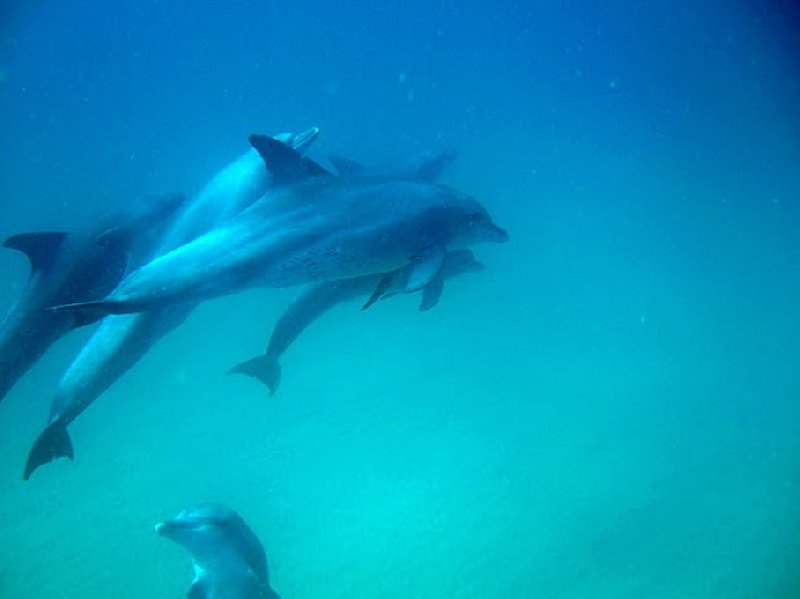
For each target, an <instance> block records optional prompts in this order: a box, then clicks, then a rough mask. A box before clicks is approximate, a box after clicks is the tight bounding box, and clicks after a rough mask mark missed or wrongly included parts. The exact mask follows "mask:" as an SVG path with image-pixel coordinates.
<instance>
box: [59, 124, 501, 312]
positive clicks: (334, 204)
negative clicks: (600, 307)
mask: <svg viewBox="0 0 800 599" xmlns="http://www.w3.org/2000/svg"><path fill="white" fill-rule="evenodd" d="M251 143H252V144H253V145H254V147H255V148H256V149H257V150H258V151H259V153H260V154H261V156H262V158H264V161H265V163H266V165H267V168H268V169H269V170H270V171H271V172H272V174H273V176H274V178H275V181H276V183H278V184H282V185H281V186H280V187H278V188H276V189H275V190H274V191H272V192H271V193H269V194H267V195H266V196H265V197H264V198H262V200H260V201H258V202H256V203H255V204H253V205H252V206H251V207H250V208H248V209H247V210H245V211H243V212H242V213H240V214H239V215H238V216H236V217H234V218H231V219H230V220H229V221H228V222H227V224H225V225H223V226H220V227H218V228H216V229H214V230H212V231H211V232H209V233H207V234H205V235H203V236H201V237H198V238H197V239H195V240H194V241H192V242H190V243H188V244H185V245H183V246H181V247H179V248H177V249H175V250H173V251H172V252H169V253H167V254H165V255H163V256H161V257H159V258H157V259H155V260H153V261H152V262H150V263H149V264H147V265H145V266H143V267H142V268H140V269H139V270H137V271H135V272H133V273H132V274H130V275H128V276H127V277H126V278H125V280H124V281H122V283H120V285H119V286H118V287H117V288H116V289H115V290H114V291H113V292H112V293H111V294H109V296H107V297H106V298H105V299H104V300H101V301H96V302H83V303H80V304H72V305H65V306H59V307H55V308H54V309H56V310H67V311H87V310H88V311H97V312H100V313H102V314H123V313H128V312H138V311H143V310H149V309H153V308H155V307H158V306H162V305H166V304H170V303H181V302H193V301H202V300H206V299H211V298H214V297H219V296H223V295H227V294H230V293H235V292H238V291H242V290H244V289H247V288H250V287H287V286H291V285H299V284H303V283H311V282H321V281H329V280H335V279H342V278H350V277H358V276H364V275H368V274H376V273H386V272H391V271H394V270H397V269H400V268H402V267H404V266H406V265H408V264H412V265H413V266H412V272H411V274H410V276H409V279H408V283H407V285H406V288H405V291H406V292H413V291H416V290H419V289H422V288H424V287H426V286H427V285H428V284H430V283H432V282H434V281H435V279H436V277H437V275H438V274H439V271H440V270H441V267H442V264H443V262H444V256H445V254H446V252H447V250H448V249H457V248H460V247H466V246H469V245H472V244H475V243H480V242H504V241H506V240H507V239H508V234H507V233H506V232H505V231H504V230H503V229H501V228H500V227H498V226H497V225H495V224H494V223H493V222H492V219H491V217H490V216H489V213H488V212H487V211H486V209H485V208H484V207H483V206H481V205H480V204H479V203H478V202H477V201H476V200H474V199H472V198H470V197H469V196H467V195H465V194H463V193H460V192H458V191H456V190H454V189H451V188H448V187H444V186H442V185H436V184H433V183H428V182H424V181H416V180H405V179H403V180H399V179H391V178H363V179H350V178H336V177H333V176H332V175H330V174H329V173H328V172H327V171H325V170H324V169H323V168H322V167H320V166H319V165H318V164H316V163H315V162H313V161H311V160H310V159H308V158H304V157H302V156H301V155H300V154H299V153H297V152H296V151H294V150H292V149H291V148H289V147H287V146H286V145H284V144H282V143H280V142H277V141H275V140H273V139H271V138H268V137H265V136H252V137H251Z"/></svg>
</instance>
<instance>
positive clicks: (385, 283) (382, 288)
mask: <svg viewBox="0 0 800 599" xmlns="http://www.w3.org/2000/svg"><path fill="white" fill-rule="evenodd" d="M394 275H395V273H394V271H392V272H387V273H386V274H385V275H383V276H382V277H381V280H380V281H378V285H377V287H375V291H373V292H372V295H370V296H369V299H368V300H367V303H366V304H364V305H363V306H361V309H362V310H366V309H367V308H369V307H370V306H371V305H372V304H374V303H375V302H377V301H378V300H379V299H381V297H383V294H384V293H386V290H387V289H389V286H390V285H391V284H392V280H394Z"/></svg>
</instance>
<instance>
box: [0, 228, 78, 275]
mask: <svg viewBox="0 0 800 599" xmlns="http://www.w3.org/2000/svg"><path fill="white" fill-rule="evenodd" d="M67 235H69V234H68V233H63V232H60V231H59V232H52V233H51V232H46V233H21V234H19V235H12V236H11V237H9V238H8V239H6V240H5V241H4V242H3V247H7V248H10V249H12V250H17V251H20V252H22V253H23V254H25V255H26V256H27V257H28V260H29V261H30V263H31V270H33V271H36V270H43V269H45V268H47V267H48V266H49V265H50V264H51V263H52V261H53V260H54V259H55V257H56V255H57V254H58V251H59V250H60V249H61V246H62V245H63V244H64V240H65V239H66V238H67Z"/></svg>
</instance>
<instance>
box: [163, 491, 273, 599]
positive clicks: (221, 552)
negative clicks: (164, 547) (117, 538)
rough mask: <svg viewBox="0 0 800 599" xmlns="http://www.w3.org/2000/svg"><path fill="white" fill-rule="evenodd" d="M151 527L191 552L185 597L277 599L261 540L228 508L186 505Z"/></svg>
mask: <svg viewBox="0 0 800 599" xmlns="http://www.w3.org/2000/svg"><path fill="white" fill-rule="evenodd" d="M155 530H156V533H157V534H159V535H161V536H162V537H165V538H167V539H170V540H171V541H174V542H175V543H177V544H178V545H181V546H182V547H183V548H184V549H186V550H187V551H189V553H191V555H192V566H193V568H194V578H193V579H192V585H191V587H190V588H189V593H188V595H187V597H188V599H280V597H279V596H278V594H277V593H276V592H275V591H274V590H273V589H272V588H271V587H270V581H269V568H268V566H267V556H266V553H265V552H264V547H263V546H262V545H261V541H259V539H258V537H257V536H256V535H255V533H254V532H253V531H252V530H251V529H250V527H249V526H248V525H247V523H246V522H245V521H244V520H243V519H242V517H241V516H240V515H239V514H237V513H236V512H235V511H233V510H232V509H231V508H229V507H225V506H224V505H220V504H213V503H212V504H206V505H200V506H197V507H192V508H188V509H185V510H183V511H182V512H181V513H179V514H178V515H177V516H175V517H174V518H172V519H170V520H167V521H165V522H161V523H159V524H157V525H156V527H155Z"/></svg>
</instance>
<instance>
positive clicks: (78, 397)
mask: <svg viewBox="0 0 800 599" xmlns="http://www.w3.org/2000/svg"><path fill="white" fill-rule="evenodd" d="M318 135H319V130H318V129H317V128H316V127H312V128H310V129H307V130H306V131H303V132H301V133H298V134H293V133H281V134H278V135H276V136H275V139H278V140H279V141H281V142H283V143H286V144H289V145H291V146H292V147H293V148H295V149H297V150H298V151H301V152H303V151H305V150H306V149H308V147H309V146H310V145H311V144H312V143H313V142H314V141H315V140H316V138H317V136H318ZM270 185H271V175H270V173H269V172H268V171H267V169H266V168H265V166H264V163H263V161H262V160H261V157H260V156H259V155H258V153H257V152H256V151H255V150H254V149H252V148H251V149H250V150H248V151H247V152H246V153H244V154H243V155H242V156H240V157H239V158H237V159H236V160H234V161H233V162H232V163H230V164H229V165H227V166H226V167H225V168H223V169H222V170H221V171H220V172H219V173H217V174H216V175H215V176H214V177H213V178H212V179H211V180H210V181H209V182H208V183H207V184H206V185H205V186H203V188H202V189H201V190H200V192H198V193H197V195H195V196H194V197H193V198H192V199H191V200H189V201H188V202H187V203H186V205H185V207H184V208H183V210H182V211H181V212H180V214H179V215H178V216H177V217H176V219H175V220H174V222H172V223H171V225H170V226H169V227H168V229H167V230H166V231H165V233H164V235H163V239H161V242H160V243H159V244H158V246H157V247H156V248H154V249H153V250H152V253H151V255H150V256H148V259H152V258H155V257H157V256H159V255H161V254H163V253H165V252H167V251H169V250H171V249H173V248H175V247H178V246H180V245H181V244H183V243H186V242H188V241H191V240H192V239H194V238H196V237H197V236H199V235H201V234H203V233H205V232H207V231H209V230H211V229H212V228H213V227H214V226H215V225H216V224H217V223H219V222H224V221H225V219H227V218H230V217H231V216H233V215H235V214H236V213H238V212H241V211H242V210H244V209H245V208H247V207H248V206H250V205H251V204H252V203H253V202H255V201H257V200H258V199H259V198H260V197H261V196H262V195H263V194H264V193H265V192H266V191H267V189H269V186H270ZM120 278H121V277H120ZM116 282H117V283H118V282H119V279H118V280H117V281H116ZM108 291H110V289H107V290H106V292H108ZM196 305H197V304H196V303H185V304H174V305H170V306H164V307H160V308H156V309H153V310H150V311H148V312H142V313H139V314H127V315H123V316H111V317H108V318H105V319H103V321H102V323H101V324H100V327H99V328H98V329H97V330H96V331H95V333H94V334H93V335H92V337H91V338H90V339H89V341H88V342H87V343H86V345H84V347H83V349H82V350H81V351H80V353H79V354H78V356H77V357H76V358H75V360H73V362H72V364H71V365H70V366H69V368H68V369H67V371H66V373H64V375H63V377H62V378H61V380H60V381H59V384H58V389H57V391H56V395H55V397H54V398H53V401H52V403H51V406H50V414H49V416H48V422H47V426H46V427H45V429H44V430H43V431H42V432H41V433H40V434H39V436H38V437H37V439H36V440H35V441H34V443H33V446H32V447H31V450H30V452H29V454H28V459H27V462H26V464H25V470H24V472H23V478H24V479H25V480H27V479H28V478H30V476H31V474H33V472H34V471H35V470H36V469H37V468H39V467H40V466H42V465H43V464H46V463H48V462H50V461H52V460H54V459H57V458H59V457H68V458H70V459H72V458H73V457H74V450H73V446H72V441H71V439H70V437H69V433H68V431H67V427H68V425H69V424H70V423H71V422H72V421H73V420H74V419H75V418H77V417H78V416H79V415H80V414H81V413H82V412H83V411H84V410H85V409H86V408H88V407H89V406H90V405H91V404H92V403H93V402H94V401H95V400H96V399H97V398H98V397H99V396H100V395H102V393H103V392H104V391H106V389H108V388H109V387H110V386H111V385H112V384H114V382H115V381H116V380H117V379H119V378H120V377H121V376H122V375H123V374H125V372H127V371H128V370H129V369H130V368H132V367H133V366H134V365H135V364H136V363H137V362H138V361H139V360H140V359H141V358H142V356H144V355H145V354H146V353H147V351H148V350H149V349H150V348H151V347H152V346H153V345H155V344H156V343H157V342H158V340H159V339H161V338H162V337H163V336H164V335H166V334H167V333H169V332H170V331H172V330H173V329H175V328H176V327H178V326H179V325H180V324H181V323H182V322H183V321H184V320H186V318H187V317H188V316H189V315H190V314H191V312H192V311H193V310H194V308H195V307H196ZM43 314H47V312H43ZM52 314H56V315H57V314H58V313H52Z"/></svg>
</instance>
